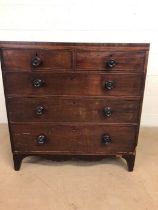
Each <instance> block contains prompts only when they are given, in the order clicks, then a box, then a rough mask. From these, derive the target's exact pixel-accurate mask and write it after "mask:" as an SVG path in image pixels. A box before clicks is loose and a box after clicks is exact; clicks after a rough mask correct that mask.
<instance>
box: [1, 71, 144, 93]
mask: <svg viewBox="0 0 158 210" xmlns="http://www.w3.org/2000/svg"><path fill="white" fill-rule="evenodd" d="M4 75H5V83H6V91H7V94H8V95H12V94H13V95H83V96H121V95H122V96H140V95H141V94H142V92H141V91H142V85H143V84H142V81H143V80H142V75H141V74H113V73H107V74H105V73H102V74H101V73H91V74H88V73H77V72H74V73H38V72H36V73H26V72H25V73H21V74H20V75H19V73H15V72H14V73H4Z"/></svg>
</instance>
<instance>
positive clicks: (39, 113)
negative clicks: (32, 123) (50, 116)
mask: <svg viewBox="0 0 158 210" xmlns="http://www.w3.org/2000/svg"><path fill="white" fill-rule="evenodd" d="M35 112H36V115H42V114H43V112H44V106H37V107H36V109H35Z"/></svg>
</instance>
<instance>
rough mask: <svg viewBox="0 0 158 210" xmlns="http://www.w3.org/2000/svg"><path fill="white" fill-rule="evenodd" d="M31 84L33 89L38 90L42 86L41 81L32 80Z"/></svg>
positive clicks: (42, 82)
mask: <svg viewBox="0 0 158 210" xmlns="http://www.w3.org/2000/svg"><path fill="white" fill-rule="evenodd" d="M32 84H33V87H35V88H40V87H43V86H44V81H43V80H42V79H34V80H33V82H32Z"/></svg>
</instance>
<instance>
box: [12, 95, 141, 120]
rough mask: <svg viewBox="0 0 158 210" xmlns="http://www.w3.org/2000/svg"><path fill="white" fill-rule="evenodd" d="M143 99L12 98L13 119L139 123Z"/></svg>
mask: <svg viewBox="0 0 158 210" xmlns="http://www.w3.org/2000/svg"><path fill="white" fill-rule="evenodd" d="M139 106H140V105H139V101H138V100H125V99H119V100H118V99H109V98H106V99H100V98H93V99H91V98H87V97H86V98H83V97H80V98H75V97H74V98H70V97H69V98H68V97H66V98H65V97H40V98H32V97H29V98H14V97H13V98H9V99H8V113H9V118H10V121H11V122H93V123H95V122H100V123H137V120H138V116H139Z"/></svg>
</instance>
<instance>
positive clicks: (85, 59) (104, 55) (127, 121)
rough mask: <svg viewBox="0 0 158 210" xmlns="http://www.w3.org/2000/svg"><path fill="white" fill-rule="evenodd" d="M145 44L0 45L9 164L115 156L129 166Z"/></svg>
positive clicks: (137, 121) (17, 166)
mask: <svg viewBox="0 0 158 210" xmlns="http://www.w3.org/2000/svg"><path fill="white" fill-rule="evenodd" d="M148 51H149V44H143V43H141V44H103V43H99V44H98V43H44V42H43V43H40V42H0V53H1V54H0V55H1V66H2V75H3V83H4V92H5V100H6V108H7V116H8V123H9V132H10V140H11V146H12V152H13V160H14V168H15V170H19V169H20V165H21V161H22V159H23V158H25V157H26V156H29V155H40V156H46V157H50V158H51V159H55V160H56V159H69V158H72V157H73V158H75V157H76V158H85V159H93V160H96V159H101V158H105V157H106V156H118V157H122V158H124V159H125V160H126V161H127V165H128V170H129V171H132V170H133V166H134V161H135V155H136V146H137V140H138V133H139V125H140V116H141V109H142V101H143V93H144V85H145V77H146V68H147V60H148Z"/></svg>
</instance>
